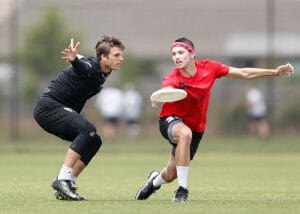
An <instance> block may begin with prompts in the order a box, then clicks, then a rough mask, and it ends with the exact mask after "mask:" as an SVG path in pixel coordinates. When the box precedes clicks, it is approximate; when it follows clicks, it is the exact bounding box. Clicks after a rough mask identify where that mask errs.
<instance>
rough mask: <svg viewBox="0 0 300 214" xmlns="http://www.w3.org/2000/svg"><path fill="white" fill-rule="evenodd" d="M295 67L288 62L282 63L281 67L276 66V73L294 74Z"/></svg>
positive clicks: (280, 74) (279, 74)
mask: <svg viewBox="0 0 300 214" xmlns="http://www.w3.org/2000/svg"><path fill="white" fill-rule="evenodd" d="M294 72H295V71H294V67H293V66H292V65H291V64H290V63H288V64H285V65H281V66H279V67H277V68H276V75H277V76H282V75H288V76H290V75H292V74H293V73H294Z"/></svg>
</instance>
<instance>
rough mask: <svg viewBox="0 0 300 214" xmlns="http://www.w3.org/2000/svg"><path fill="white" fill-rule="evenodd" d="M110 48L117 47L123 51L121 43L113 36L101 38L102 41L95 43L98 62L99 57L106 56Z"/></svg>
mask: <svg viewBox="0 0 300 214" xmlns="http://www.w3.org/2000/svg"><path fill="white" fill-rule="evenodd" d="M112 47H118V48H120V49H121V50H124V49H125V46H124V45H123V44H122V42H121V41H120V40H119V39H117V38H116V37H114V36H102V39H101V40H99V41H98V42H97V43H96V46H95V50H96V57H97V58H98V59H99V60H100V56H101V55H102V54H104V55H105V56H107V55H108V54H109V52H110V49H111V48H112Z"/></svg>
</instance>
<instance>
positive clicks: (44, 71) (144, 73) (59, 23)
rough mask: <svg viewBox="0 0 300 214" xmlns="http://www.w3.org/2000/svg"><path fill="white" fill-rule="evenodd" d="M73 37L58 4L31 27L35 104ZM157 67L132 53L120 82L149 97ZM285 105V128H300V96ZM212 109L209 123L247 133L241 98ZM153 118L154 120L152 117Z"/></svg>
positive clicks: (27, 91)
mask: <svg viewBox="0 0 300 214" xmlns="http://www.w3.org/2000/svg"><path fill="white" fill-rule="evenodd" d="M72 37H73V38H74V39H75V40H76V41H83V38H82V36H81V35H80V33H78V32H73V31H72V30H71V29H69V28H68V24H67V23H65V19H64V17H63V16H62V12H61V11H60V10H59V8H58V7H56V6H50V7H48V8H47V10H46V11H45V13H44V14H43V16H42V17H41V19H39V21H38V22H36V23H35V25H33V26H31V27H30V28H28V29H27V31H26V32H25V35H24V41H23V42H22V43H23V46H22V48H21V51H20V53H19V59H20V60H19V61H20V62H21V64H22V67H23V68H24V69H25V72H24V75H23V82H22V93H23V97H25V100H26V102H27V103H30V104H31V105H32V103H33V101H34V100H35V98H36V97H37V96H38V95H39V94H40V93H41V90H42V88H43V87H44V85H45V84H48V83H49V81H50V80H51V79H53V78H54V76H56V75H57V74H58V73H59V72H60V71H61V70H62V69H63V68H64V67H65V66H67V64H66V62H64V61H63V60H61V51H62V49H63V48H65V47H66V45H68V44H69V41H70V38H72ZM95 42H96V41H95ZM81 44H83V43H81ZM89 52H90V51H86V49H85V47H82V46H81V47H80V53H81V54H82V55H90V54H88V53H89ZM155 70H156V62H155V61H154V60H139V59H136V58H134V57H132V56H130V54H128V55H126V60H124V63H123V65H122V67H121V72H119V73H118V78H117V85H119V86H120V88H121V87H123V86H124V85H125V84H127V83H133V84H135V86H136V87H137V88H138V89H140V91H141V92H144V94H143V95H144V96H145V97H146V98H145V99H148V98H147V97H148V96H149V94H146V93H145V91H147V90H148V91H149V87H148V88H147V86H149V84H152V83H154V84H157V85H160V84H159V83H160V81H161V79H160V78H161V77H160V74H159V72H156V71H155ZM297 82H299V81H297ZM287 84H289V83H287ZM229 86H230V85H229ZM151 90H152V89H151ZM299 98H300V97H299ZM283 106H284V107H283V108H282V109H280V112H278V114H277V115H276V121H278V124H277V125H278V126H279V127H281V128H282V130H284V129H287V130H288V129H293V130H297V129H298V130H299V127H300V110H299V106H300V99H297V100H294V102H292V103H285V105H283ZM150 109H151V108H150ZM211 109H212V110H210V112H213V113H212V114H211V115H212V116H211V117H212V118H211V121H210V122H209V123H215V124H216V126H217V127H218V129H219V130H221V131H222V132H224V133H234V134H237V133H241V134H243V133H245V130H246V122H247V121H246V120H247V118H246V116H245V115H246V114H245V108H244V105H243V103H242V101H241V100H240V101H237V102H233V103H230V104H229V105H223V104H216V105H214V106H211ZM224 112H226V113H224ZM143 116H144V120H147V121H155V118H156V117H157V115H156V113H155V112H154V113H153V110H151V113H149V112H144V115H143ZM153 118H154V120H152V119H153Z"/></svg>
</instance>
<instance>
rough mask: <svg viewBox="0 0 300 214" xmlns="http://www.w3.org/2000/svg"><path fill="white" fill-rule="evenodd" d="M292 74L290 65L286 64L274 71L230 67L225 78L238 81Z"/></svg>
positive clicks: (292, 68) (292, 70) (292, 69)
mask: <svg viewBox="0 0 300 214" xmlns="http://www.w3.org/2000/svg"><path fill="white" fill-rule="evenodd" d="M293 73H294V67H293V66H292V65H291V64H286V65H281V66H278V67H277V68H275V69H264V68H234V67H230V68H229V73H228V75H227V76H228V77H233V78H239V79H256V78H261V77H267V76H283V75H291V74H293Z"/></svg>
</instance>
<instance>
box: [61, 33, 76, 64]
mask: <svg viewBox="0 0 300 214" xmlns="http://www.w3.org/2000/svg"><path fill="white" fill-rule="evenodd" d="M79 45H80V42H76V44H75V45H74V39H73V38H72V39H71V42H70V45H69V47H67V48H66V49H65V50H64V51H62V52H61V53H62V54H63V56H62V57H61V58H62V59H64V60H66V61H68V62H72V61H74V60H75V59H76V57H77V54H78V49H79Z"/></svg>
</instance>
